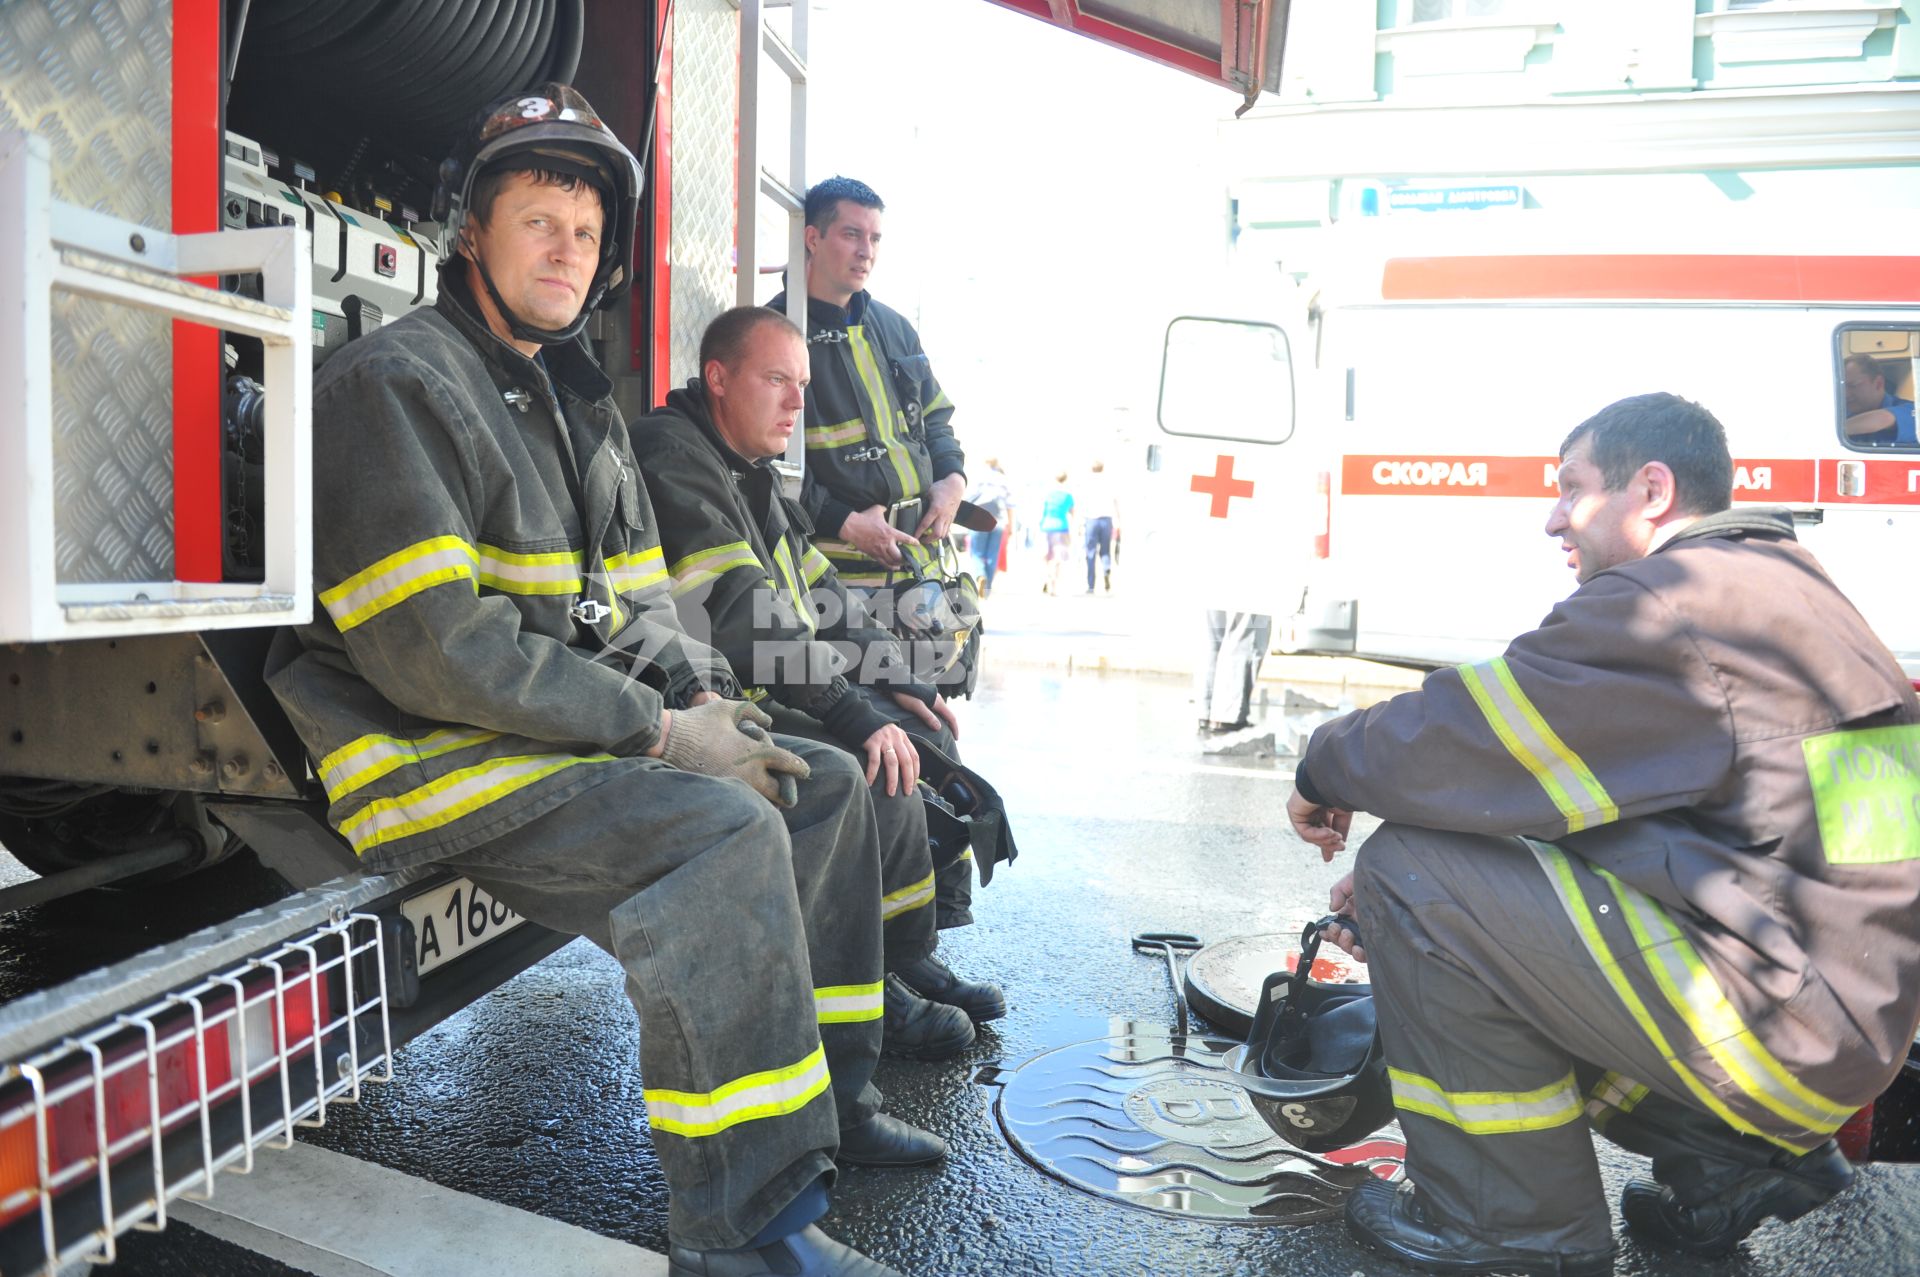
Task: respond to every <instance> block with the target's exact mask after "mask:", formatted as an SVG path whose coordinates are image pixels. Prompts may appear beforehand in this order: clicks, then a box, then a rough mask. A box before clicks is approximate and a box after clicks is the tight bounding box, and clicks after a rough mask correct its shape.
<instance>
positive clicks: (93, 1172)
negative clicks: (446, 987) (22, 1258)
mask: <svg viewBox="0 0 1920 1277" xmlns="http://www.w3.org/2000/svg"><path fill="white" fill-rule="evenodd" d="M356 924H358V926H359V932H358V933H356V932H355V930H354V927H355V925H356ZM379 943H380V942H379V930H378V925H377V920H375V919H373V918H371V917H369V916H367V915H354V916H352V917H350V918H346V919H342V920H341V921H340V922H338V923H334V924H330V925H329V926H328V927H327V928H325V929H323V930H322V931H321V932H320V933H317V934H315V935H313V936H310V937H308V938H307V939H305V940H301V941H297V942H295V943H293V944H290V945H288V946H286V947H284V948H282V949H280V950H278V951H276V952H274V953H272V954H269V955H267V956H266V957H263V958H259V959H255V960H253V961H251V962H248V963H247V964H246V965H244V966H242V967H239V968H236V969H235V970H232V971H229V972H227V973H226V974H223V975H217V976H212V977H210V978H207V979H204V980H202V981H201V982H200V983H198V984H196V985H194V986H193V987H191V988H187V989H183V990H182V991H180V992H177V993H174V994H171V995H168V996H166V997H164V998H163V999H161V1000H160V1001H158V1002H157V1003H155V1004H154V1005H153V1006H150V1007H148V1008H146V1009H145V1010H144V1011H141V1012H138V1013H137V1014H129V1015H119V1016H116V1017H114V1018H113V1019H112V1020H111V1021H108V1022H106V1023H103V1024H101V1025H99V1026H98V1027H96V1028H94V1029H92V1030H90V1031H88V1032H86V1033H84V1034H78V1035H76V1036H74V1037H71V1038H68V1039H66V1040H65V1041H64V1042H62V1043H61V1044H60V1045H59V1046H57V1047H55V1048H52V1049H50V1050H48V1051H45V1052H43V1053H41V1054H40V1055H39V1056H37V1057H35V1058H34V1059H32V1060H31V1061H28V1062H25V1063H22V1064H17V1065H9V1066H7V1067H6V1068H5V1069H4V1070H3V1071H0V1269H4V1271H7V1272H12V1271H15V1265H16V1264H17V1263H18V1262H19V1261H18V1257H19V1255H20V1253H21V1252H22V1250H23V1248H30V1253H33V1254H34V1255H35V1256H36V1258H38V1257H47V1258H57V1257H66V1258H71V1257H73V1256H74V1255H77V1254H80V1253H82V1252H91V1253H90V1255H89V1257H90V1258H95V1259H98V1260H100V1261H101V1262H106V1261H110V1260H111V1259H112V1257H113V1254H114V1246H113V1240H112V1239H113V1237H114V1235H116V1234H117V1233H119V1232H121V1231H124V1230H125V1229H126V1228H128V1227H132V1226H134V1225H136V1224H142V1222H143V1221H148V1220H151V1221H152V1222H147V1223H144V1224H143V1225H142V1226H144V1227H148V1228H156V1227H161V1226H164V1224H165V1222H166V1209H165V1202H166V1201H167V1200H168V1199H169V1198H171V1197H174V1196H178V1195H179V1194H180V1193H181V1192H184V1191H188V1190H193V1189H197V1190H198V1191H199V1192H201V1193H203V1194H204V1193H205V1192H206V1191H208V1189H209V1187H210V1183H211V1180H212V1178H213V1176H214V1174H215V1172H216V1171H218V1170H220V1169H223V1168H225V1167H226V1166H229V1165H232V1164H233V1163H235V1162H240V1161H242V1159H245V1162H244V1164H245V1165H247V1166H250V1165H251V1164H252V1155H253V1150H254V1148H256V1147H258V1146H259V1145H260V1144H262V1143H264V1142H266V1141H267V1140H269V1139H275V1138H276V1137H277V1138H278V1139H279V1140H280V1142H282V1143H285V1144H291V1143H292V1138H293V1127H294V1126H295V1125H319V1124H320V1123H321V1121H323V1120H324V1116H325V1111H326V1104H327V1102H328V1101H329V1100H333V1099H341V1100H346V1101H351V1100H354V1099H358V1097H359V1086H360V1082H361V1080H362V1079H363V1078H369V1077H372V1080H382V1081H384V1080H387V1078H391V1076H392V1072H391V1066H390V1064H389V1061H390V1059H391V1051H390V1046H389V1039H388V1036H387V1030H386V1015H385V1011H386V1000H385V990H384V987H379V988H376V989H373V990H360V991H356V989H355V987H354V986H355V978H354V976H355V973H354V966H355V964H356V963H360V964H365V963H366V962H367V961H368V960H369V956H371V958H372V959H373V960H374V961H375V963H376V965H377V959H378V955H379ZM383 984H384V982H383ZM343 993H344V995H345V997H344V1001H343V1000H342V997H341V994H343ZM369 1016H370V1017H371V1018H372V1023H371V1029H372V1032H371V1034H369V1035H365V1036H367V1037H368V1038H369V1039H370V1041H371V1042H372V1044H374V1045H375V1046H376V1047H386V1048H388V1049H385V1050H378V1051H377V1052H376V1051H367V1052H363V1051H362V1050H361V1041H362V1034H363V1033H364V1030H361V1031H358V1032H357V1029H359V1026H360V1025H362V1024H364V1022H365V1021H364V1017H369ZM363 1057H364V1058H363ZM380 1064H388V1066H389V1067H388V1069H387V1071H386V1076H385V1077H384V1078H383V1077H377V1076H373V1074H374V1068H375V1066H376V1065H380ZM313 1114H317V1116H316V1117H312V1118H310V1117H309V1115H313ZM34 1217H37V1218H34ZM23 1270H24V1266H23ZM34 1271H39V1269H38V1268H35V1269H34ZM49 1271H51V1270H50V1269H49Z"/></svg>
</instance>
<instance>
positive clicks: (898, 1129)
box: [833, 1113, 947, 1167]
mask: <svg viewBox="0 0 1920 1277" xmlns="http://www.w3.org/2000/svg"><path fill="white" fill-rule="evenodd" d="M946 1155H947V1142H946V1141H945V1140H943V1139H941V1138H940V1137H939V1136H938V1135H935V1134H934V1133H933V1132H932V1131H923V1130H921V1129H920V1128H919V1127H917V1126H915V1125H913V1124H912V1123H910V1122H903V1121H901V1120H900V1119H899V1118H897V1117H892V1116H889V1115H888V1114H886V1113H875V1114H874V1115H873V1116H872V1117H870V1118H868V1119H867V1120H866V1121H864V1122H862V1123H860V1125H858V1126H849V1127H847V1128H846V1129H845V1130H843V1131H841V1132H840V1151H839V1152H837V1153H835V1154H834V1155H833V1160H834V1161H836V1162H843V1163H845V1164H846V1165H848V1166H881V1167H898V1166H931V1165H933V1164H934V1163H935V1162H937V1161H939V1160H940V1159H941V1158H943V1157H945V1156H946Z"/></svg>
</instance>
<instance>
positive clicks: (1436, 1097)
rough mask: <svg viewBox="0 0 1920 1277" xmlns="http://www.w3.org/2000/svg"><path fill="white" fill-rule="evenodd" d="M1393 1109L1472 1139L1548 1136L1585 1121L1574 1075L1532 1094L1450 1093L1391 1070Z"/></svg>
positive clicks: (1428, 1080)
mask: <svg viewBox="0 0 1920 1277" xmlns="http://www.w3.org/2000/svg"><path fill="white" fill-rule="evenodd" d="M1387 1077H1388V1078H1389V1079H1390V1080H1391V1081H1392V1083H1393V1106H1394V1107H1395V1108H1397V1109H1400V1110H1401V1111H1402V1112H1407V1113H1422V1114H1425V1115H1426V1116H1428V1117H1431V1118H1434V1119H1435V1120H1437V1121H1441V1122H1445V1123H1446V1124H1447V1125H1449V1126H1457V1127H1459V1128H1460V1129H1461V1130H1463V1131H1465V1132H1466V1133H1467V1134H1469V1135H1511V1134H1513V1133H1515V1132H1517V1131H1545V1130H1550V1129H1552V1128H1553V1127H1556V1126H1565V1125H1566V1124H1567V1123H1568V1122H1572V1121H1576V1120H1578V1119H1579V1117H1580V1092H1579V1089H1578V1088H1577V1087H1576V1086H1575V1085H1574V1080H1573V1073H1572V1071H1571V1070H1569V1071H1568V1073H1567V1075H1566V1076H1565V1077H1563V1078H1561V1079H1560V1080H1559V1081H1557V1082H1549V1083H1547V1084H1546V1085H1545V1086H1541V1087H1535V1088H1534V1089H1533V1090H1531V1091H1449V1090H1447V1089H1446V1088H1444V1087H1442V1086H1441V1085H1440V1084H1439V1083H1438V1082H1436V1081H1434V1080H1433V1079H1432V1078H1430V1077H1425V1076H1422V1075H1421V1074H1418V1073H1411V1072H1408V1071H1407V1070H1406V1069H1396V1068H1389V1069H1388V1070H1387Z"/></svg>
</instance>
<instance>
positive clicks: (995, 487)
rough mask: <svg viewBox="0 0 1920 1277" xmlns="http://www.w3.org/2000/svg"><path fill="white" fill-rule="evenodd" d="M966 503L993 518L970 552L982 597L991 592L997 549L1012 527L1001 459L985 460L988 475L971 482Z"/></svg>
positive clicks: (1009, 492) (1008, 488) (1010, 501)
mask: <svg viewBox="0 0 1920 1277" xmlns="http://www.w3.org/2000/svg"><path fill="white" fill-rule="evenodd" d="M967 500H968V501H971V502H972V503H973V504H974V505H977V506H979V507H980V508H981V509H982V510H985V511H986V512H987V513H988V514H990V515H992V516H993V527H992V528H991V529H989V530H988V531H986V532H976V533H974V534H973V543H972V549H973V553H974V555H975V557H977V558H978V559H979V560H980V594H981V597H982V598H984V597H986V596H987V595H989V594H992V593H993V576H994V573H996V572H998V571H999V570H1000V546H1001V544H1002V543H1003V542H1004V541H1005V540H1006V535H1007V529H1008V528H1009V527H1011V526H1012V525H1013V489H1012V487H1011V486H1010V485H1009V484H1008V482H1007V474H1006V471H1004V470H1002V469H1001V468H1000V458H998V457H988V458H987V472H986V473H985V474H983V475H981V476H980V477H979V478H978V479H976V480H974V483H973V488H972V489H971V490H970V491H969V492H968V493H967Z"/></svg>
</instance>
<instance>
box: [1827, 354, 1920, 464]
mask: <svg viewBox="0 0 1920 1277" xmlns="http://www.w3.org/2000/svg"><path fill="white" fill-rule="evenodd" d="M1841 372H1842V384H1843V385H1844V387H1845V391H1846V399H1847V419H1846V421H1845V422H1844V423H1843V424H1842V426H1841V429H1842V430H1844V431H1845V432H1846V436H1847V441H1848V442H1849V443H1855V444H1871V445H1878V446H1881V447H1887V446H1892V445H1897V446H1899V447H1902V448H1911V447H1913V446H1915V444H1916V443H1920V439H1916V437H1915V434H1914V420H1913V400H1911V399H1902V398H1900V397H1899V396H1897V395H1895V394H1894V393H1893V392H1892V391H1891V390H1890V389H1889V388H1888V387H1889V386H1890V385H1892V384H1893V383H1894V380H1895V378H1893V377H1889V376H1888V369H1887V365H1885V364H1883V363H1881V362H1880V361H1879V360H1877V359H1874V358H1872V357H1871V356H1869V355H1848V356H1847V357H1846V359H1845V360H1844V361H1843V362H1842V365H1841Z"/></svg>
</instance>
